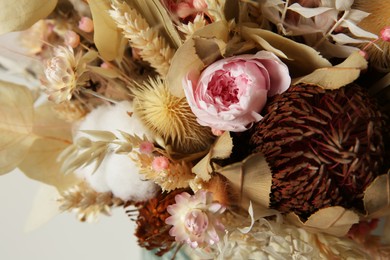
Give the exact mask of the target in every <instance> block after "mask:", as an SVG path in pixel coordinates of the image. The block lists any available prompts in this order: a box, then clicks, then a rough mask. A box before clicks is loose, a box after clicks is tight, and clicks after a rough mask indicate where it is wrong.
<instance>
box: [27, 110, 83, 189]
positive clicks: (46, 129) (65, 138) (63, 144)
mask: <svg viewBox="0 0 390 260" xmlns="http://www.w3.org/2000/svg"><path fill="white" fill-rule="evenodd" d="M33 131H34V133H35V135H36V136H38V137H39V138H38V139H37V140H36V141H35V142H34V143H33V145H32V146H31V148H30V150H29V151H28V154H27V156H26V158H25V159H24V160H23V161H22V162H21V163H20V164H19V169H20V170H21V171H22V172H23V173H24V174H25V175H26V176H27V177H29V178H31V179H34V180H37V181H40V182H43V183H46V184H48V185H52V186H55V187H56V188H57V189H58V190H59V191H61V190H64V189H67V188H68V187H69V186H71V185H74V184H75V183H77V182H78V179H77V178H76V177H75V176H74V175H73V174H69V175H64V174H62V173H61V171H60V168H61V164H60V162H59V161H58V159H57V157H58V156H59V154H60V153H61V152H62V151H63V150H64V149H66V148H67V147H68V146H69V145H71V144H72V135H71V124H69V123H67V122H65V121H62V120H60V119H58V118H57V117H56V114H55V113H54V112H53V110H52V106H51V104H50V105H49V104H46V105H42V106H40V107H38V108H37V109H36V111H35V120H34V129H33Z"/></svg>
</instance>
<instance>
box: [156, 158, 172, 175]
mask: <svg viewBox="0 0 390 260" xmlns="http://www.w3.org/2000/svg"><path fill="white" fill-rule="evenodd" d="M152 167H153V170H155V171H156V172H161V171H163V170H166V169H168V167H169V160H168V158H167V157H165V156H157V157H154V159H153V162H152Z"/></svg>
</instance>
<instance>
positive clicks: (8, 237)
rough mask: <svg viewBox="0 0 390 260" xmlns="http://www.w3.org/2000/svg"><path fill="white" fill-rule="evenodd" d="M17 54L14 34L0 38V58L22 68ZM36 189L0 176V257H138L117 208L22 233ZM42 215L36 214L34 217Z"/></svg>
mask: <svg viewBox="0 0 390 260" xmlns="http://www.w3.org/2000/svg"><path fill="white" fill-rule="evenodd" d="M19 52H20V47H19V46H18V35H17V34H15V33H11V34H8V35H2V36H0V59H1V58H2V57H6V58H8V59H11V60H13V61H15V62H16V63H15V66H19V65H21V66H23V67H28V66H29V63H31V61H32V60H29V59H26V57H25V56H24V55H22V54H20V53H19ZM0 80H6V81H14V82H17V83H20V84H23V83H24V82H25V81H24V80H23V79H22V78H18V76H17V75H15V74H7V73H6V74H4V73H0ZM0 120H1V119H0ZM40 187H41V184H40V183H38V182H36V181H34V180H31V179H28V178H27V177H26V176H25V175H24V174H23V173H21V172H20V171H18V170H15V171H13V172H11V173H8V174H6V175H3V176H0V259H1V260H26V259H31V260H38V259H39V260H69V259H74V260H78V259H85V260H89V259H94V260H103V259H104V260H107V259H119V260H121V259H131V260H137V259H141V249H140V247H139V246H138V245H137V243H136V239H135V236H134V235H133V234H134V228H135V223H134V222H132V221H130V220H129V218H128V217H127V215H126V214H125V211H124V209H123V208H118V209H115V210H114V211H113V212H112V216H110V217H106V216H101V217H100V218H99V221H98V222H97V223H81V222H79V221H78V220H77V218H76V216H75V214H71V213H62V214H59V215H57V216H55V217H54V218H53V219H52V220H51V221H49V222H48V223H46V224H45V225H43V226H41V227H40V228H39V229H37V230H35V231H31V232H25V231H24V229H25V225H26V221H27V219H28V216H29V214H30V211H31V209H32V205H33V201H34V198H35V196H36V194H37V192H38V190H39V189H40ZM49 199H52V201H54V200H55V198H49ZM44 217H45V214H43V213H42V216H40V215H39V214H38V218H44Z"/></svg>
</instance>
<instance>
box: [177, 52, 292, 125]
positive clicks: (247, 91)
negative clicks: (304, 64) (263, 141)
mask: <svg viewBox="0 0 390 260" xmlns="http://www.w3.org/2000/svg"><path fill="white" fill-rule="evenodd" d="M290 83H291V78H290V75H289V71H288V68H287V66H286V65H285V64H284V63H282V62H281V61H280V60H279V58H278V57H276V56H275V55H274V54H273V53H270V52H267V51H260V52H258V53H256V54H255V55H249V54H246V55H240V56H235V57H231V58H227V59H223V60H219V61H217V62H214V63H213V64H211V65H209V66H208V67H207V68H206V69H205V70H203V72H202V73H201V74H200V76H199V73H197V72H194V71H193V72H190V73H189V74H188V75H187V77H186V78H185V80H184V81H183V85H184V92H185V95H186V97H187V100H188V103H189V105H190V107H191V109H192V112H193V113H194V114H195V116H196V117H197V119H198V122H199V123H200V124H201V125H203V126H210V127H211V128H214V129H219V130H226V131H234V132H241V131H245V130H247V129H248V128H249V127H251V125H252V123H254V122H257V121H259V120H260V119H261V118H262V116H261V115H260V114H259V112H260V111H261V110H262V108H263V107H264V106H265V104H266V102H267V97H269V96H273V95H276V94H280V93H282V92H284V91H286V90H287V89H288V88H289V86H290Z"/></svg>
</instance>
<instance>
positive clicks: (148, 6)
mask: <svg viewBox="0 0 390 260" xmlns="http://www.w3.org/2000/svg"><path fill="white" fill-rule="evenodd" d="M128 2H129V4H130V5H134V7H135V8H136V9H137V10H138V12H140V14H141V15H142V16H143V17H144V18H145V19H146V20H147V21H148V24H149V25H150V26H151V27H155V28H160V27H161V30H160V31H161V33H162V34H163V35H164V36H167V37H166V38H167V40H169V42H170V44H171V45H172V47H175V48H179V47H180V46H181V44H182V41H181V38H180V35H179V33H178V31H177V29H176V27H175V25H174V24H173V22H172V19H171V17H170V16H169V15H168V12H167V11H166V9H165V8H164V6H163V5H162V4H161V1H160V0H148V1H145V0H132V1H128ZM162 28H163V29H164V30H162Z"/></svg>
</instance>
